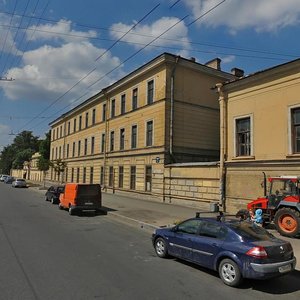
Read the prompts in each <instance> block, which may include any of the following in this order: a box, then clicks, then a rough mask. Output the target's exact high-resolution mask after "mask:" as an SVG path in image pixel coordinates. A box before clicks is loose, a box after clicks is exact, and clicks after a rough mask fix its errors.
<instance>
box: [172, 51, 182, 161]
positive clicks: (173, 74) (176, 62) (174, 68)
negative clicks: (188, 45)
mask: <svg viewBox="0 0 300 300" xmlns="http://www.w3.org/2000/svg"><path fill="white" fill-rule="evenodd" d="M179 58H180V56H176V58H175V64H174V66H173V69H172V72H171V95H170V102H171V106H170V141H169V143H170V146H169V148H170V150H169V153H170V158H171V159H172V161H173V131H174V129H173V127H174V86H175V70H176V67H177V64H178V61H179Z"/></svg>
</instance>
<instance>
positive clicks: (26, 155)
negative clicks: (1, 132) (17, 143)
mask: <svg viewBox="0 0 300 300" xmlns="http://www.w3.org/2000/svg"><path fill="white" fill-rule="evenodd" d="M34 152H35V151H34V150H32V149H25V150H22V151H18V152H17V153H16V155H15V159H14V161H13V163H12V168H13V169H23V164H24V161H29V160H30V158H31V156H32V154H33V153H34Z"/></svg>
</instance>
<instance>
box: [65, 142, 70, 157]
mask: <svg viewBox="0 0 300 300" xmlns="http://www.w3.org/2000/svg"><path fill="white" fill-rule="evenodd" d="M69 148H70V145H69V144H67V154H66V156H67V158H69V150H70V149H69Z"/></svg>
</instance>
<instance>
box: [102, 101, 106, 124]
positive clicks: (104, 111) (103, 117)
mask: <svg viewBox="0 0 300 300" xmlns="http://www.w3.org/2000/svg"><path fill="white" fill-rule="evenodd" d="M105 120H106V104H105V103H104V104H103V109H102V121H105Z"/></svg>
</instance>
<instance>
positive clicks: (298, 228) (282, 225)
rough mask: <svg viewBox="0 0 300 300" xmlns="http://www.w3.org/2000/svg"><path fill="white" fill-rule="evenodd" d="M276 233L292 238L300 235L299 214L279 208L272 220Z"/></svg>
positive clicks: (290, 209) (288, 209) (292, 210)
mask: <svg viewBox="0 0 300 300" xmlns="http://www.w3.org/2000/svg"><path fill="white" fill-rule="evenodd" d="M274 223H275V226H276V229H277V231H278V232H279V233H280V234H281V235H284V236H288V237H294V236H296V235H297V234H299V233H300V213H299V212H298V211H296V210H295V209H292V208H287V207H283V208H280V209H279V210H278V211H277V212H276V214H275V218H274Z"/></svg>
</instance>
